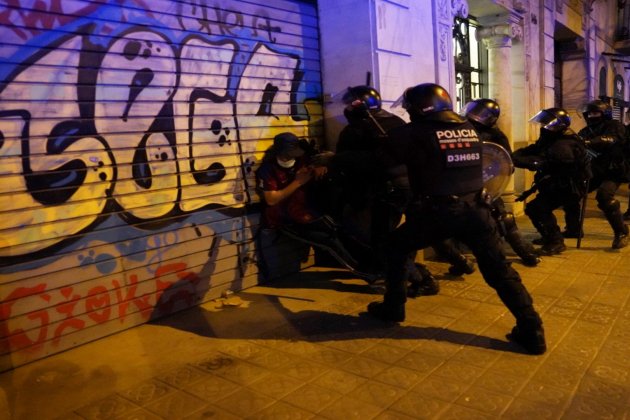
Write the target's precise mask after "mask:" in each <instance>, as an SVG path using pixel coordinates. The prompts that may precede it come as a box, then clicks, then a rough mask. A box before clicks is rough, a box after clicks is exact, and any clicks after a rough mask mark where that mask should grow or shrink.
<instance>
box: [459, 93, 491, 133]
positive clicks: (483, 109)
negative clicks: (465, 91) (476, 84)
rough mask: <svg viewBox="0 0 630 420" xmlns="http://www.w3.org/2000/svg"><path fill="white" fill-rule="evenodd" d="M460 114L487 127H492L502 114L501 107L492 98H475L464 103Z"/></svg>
mask: <svg viewBox="0 0 630 420" xmlns="http://www.w3.org/2000/svg"><path fill="white" fill-rule="evenodd" d="M459 115H461V116H462V117H465V118H468V119H469V120H470V121H475V122H478V123H479V124H481V125H483V126H485V127H492V126H493V125H494V124H495V123H496V122H497V120H498V119H499V115H501V108H499V104H498V103H496V102H495V101H493V100H492V99H475V100H474V101H470V102H468V103H467V104H466V105H464V107H463V108H462V110H461V112H460V113H459Z"/></svg>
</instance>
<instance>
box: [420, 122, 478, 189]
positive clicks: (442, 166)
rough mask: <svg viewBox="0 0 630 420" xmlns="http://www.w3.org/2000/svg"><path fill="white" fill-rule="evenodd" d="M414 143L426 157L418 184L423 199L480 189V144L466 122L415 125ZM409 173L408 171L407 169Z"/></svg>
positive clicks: (472, 128) (472, 129) (470, 126)
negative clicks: (419, 128)
mask: <svg viewBox="0 0 630 420" xmlns="http://www.w3.org/2000/svg"><path fill="white" fill-rule="evenodd" d="M419 124H422V126H421V127H422V128H421V130H420V132H419V133H417V134H418V135H419V137H417V138H416V139H415V141H416V142H417V144H424V145H425V146H424V147H423V149H424V151H425V153H426V158H425V159H423V160H424V162H425V165H423V166H425V167H424V168H422V171H421V172H422V175H421V179H417V180H416V181H419V185H418V186H417V187H418V188H419V191H414V192H416V193H419V194H420V195H423V196H443V195H463V194H467V193H470V192H474V191H479V190H481V188H482V187H483V175H482V161H481V156H482V148H481V141H480V140H479V137H478V135H477V132H476V131H475V129H474V127H473V126H472V124H471V123H469V122H464V123H448V122H442V121H426V122H419ZM409 169H410V171H411V170H412V168H409Z"/></svg>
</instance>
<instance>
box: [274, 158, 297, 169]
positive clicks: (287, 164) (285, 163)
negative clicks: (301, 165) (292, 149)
mask: <svg viewBox="0 0 630 420" xmlns="http://www.w3.org/2000/svg"><path fill="white" fill-rule="evenodd" d="M276 161H277V162H278V165H280V167H282V168H285V169H290V168H293V166H294V165H295V159H290V158H289V159H287V158H283V157H280V156H278V157H277V158H276Z"/></svg>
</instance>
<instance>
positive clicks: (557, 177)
mask: <svg viewBox="0 0 630 420" xmlns="http://www.w3.org/2000/svg"><path fill="white" fill-rule="evenodd" d="M540 133H541V134H540V137H539V139H538V140H537V141H536V142H535V143H533V144H531V145H529V146H526V147H524V148H522V149H519V150H516V151H515V152H514V153H513V154H512V160H513V161H514V165H515V166H516V167H519V168H524V169H529V170H533V171H536V174H535V175H534V183H535V185H536V188H537V189H538V194H537V195H536V197H535V198H534V199H533V200H532V201H530V202H528V203H527V204H526V205H525V214H526V215H527V216H528V217H529V218H530V220H531V221H532V224H533V225H534V227H535V228H536V229H537V230H538V232H539V233H540V234H541V235H542V243H543V246H542V247H541V252H542V253H543V254H547V255H553V254H558V253H560V252H562V251H564V250H565V249H566V246H565V245H564V237H563V235H562V233H561V231H560V227H559V226H558V222H557V219H556V217H555V215H554V214H553V211H554V210H555V209H557V208H560V207H565V208H566V207H570V206H575V205H576V203H577V205H578V206H579V202H580V200H581V199H582V197H583V196H584V194H585V193H586V191H585V187H586V184H585V183H586V180H587V179H588V178H590V168H589V163H588V157H587V154H586V149H585V147H584V144H583V143H582V142H581V141H580V140H579V138H578V137H577V136H576V135H575V133H574V132H573V131H572V130H571V129H569V128H568V126H567V127H566V128H563V129H561V130H559V131H557V132H555V131H549V130H547V129H544V128H542V129H541V131H540Z"/></svg>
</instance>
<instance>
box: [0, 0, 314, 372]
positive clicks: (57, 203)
mask: <svg viewBox="0 0 630 420" xmlns="http://www.w3.org/2000/svg"><path fill="white" fill-rule="evenodd" d="M31 3H32V2H27V1H19V0H13V1H9V2H7V3H5V5H4V6H2V5H0V22H1V23H2V25H1V26H0V36H2V39H3V41H7V42H5V44H4V45H3V46H2V47H0V53H1V54H2V56H1V57H0V60H1V61H0V180H1V182H0V214H1V215H2V217H0V300H1V303H0V358H2V359H0V369H6V368H8V367H11V366H13V365H16V364H20V363H23V362H25V361H28V360H32V359H35V358H38V357H42V356H44V355H46V354H50V353H53V352H56V351H59V350H62V349H64V348H68V347H69V346H71V345H73V344H72V343H81V342H85V341H87V340H90V339H94V337H95V336H103V335H106V334H110V333H111V332H115V331H117V330H121V329H123V328H128V327H130V326H133V325H137V324H139V323H142V322H146V321H147V320H149V319H151V318H152V317H155V316H159V315H161V314H166V313H170V312H172V311H175V310H178V309H181V308H184V307H188V306H191V305H194V304H196V303H198V302H200V301H202V300H203V299H204V298H207V296H209V295H210V291H211V289H212V288H213V287H219V286H224V287H227V286H226V285H229V286H230V287H231V288H241V287H243V286H245V285H247V284H253V283H252V282H255V278H256V271H257V270H256V265H255V260H256V257H255V255H256V252H255V249H254V241H253V238H254V237H255V234H256V224H257V214H256V212H255V211H252V206H253V205H254V204H255V203H256V202H257V200H258V199H257V197H256V195H255V194H254V192H253V191H254V190H253V186H254V185H255V183H254V182H253V179H252V177H253V173H254V169H255V166H256V165H257V162H258V160H259V159H260V157H261V156H262V153H263V152H264V150H265V149H266V148H267V147H268V146H269V145H270V144H271V141H272V139H273V136H274V135H275V134H277V133H278V132H280V131H293V132H294V133H296V134H297V135H299V136H308V137H310V138H314V139H316V140H317V139H318V137H319V136H321V133H322V128H321V107H320V105H319V103H318V98H319V97H320V95H321V87H320V76H319V53H318V45H317V21H316V13H315V11H314V10H313V7H312V6H304V5H300V4H299V3H297V2H292V1H285V0H277V3H278V4H277V5H276V7H274V8H267V7H265V6H264V3H263V2H260V4H259V5H255V4H252V2H247V3H245V2H241V1H238V0H234V1H218V0H203V1H202V0H196V1H193V2H189V3H186V4H185V3H182V2H174V1H166V0H156V1H151V2H146V1H141V0H135V1H129V2H119V1H114V0H112V1H109V2H107V3H105V2H103V3H88V2H85V3H82V6H78V5H76V4H74V3H72V2H59V1H54V0H51V1H40V2H35V4H34V5H31ZM149 4H150V5H149ZM95 326H98V327H99V328H93V327H95ZM68 336H71V337H72V338H71V339H65V338H66V337H68Z"/></svg>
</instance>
